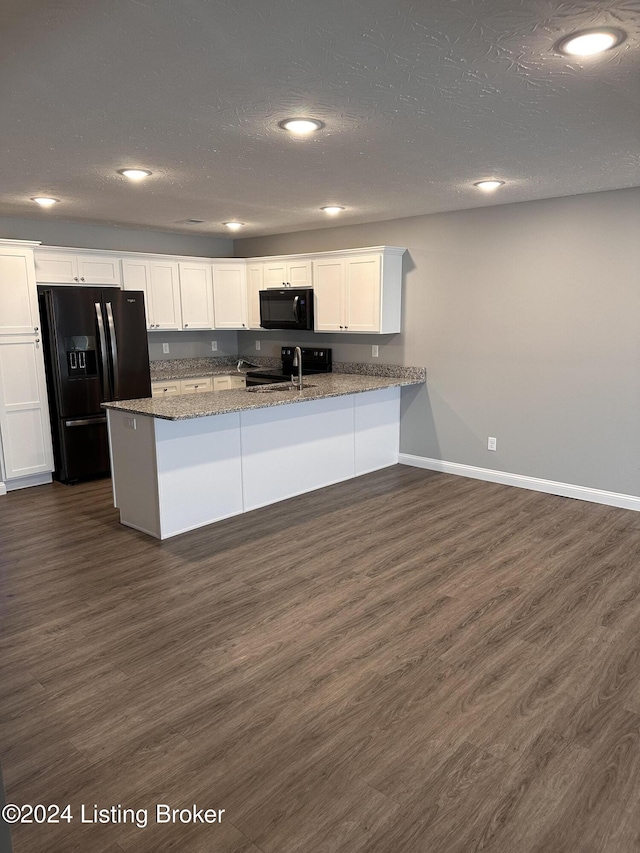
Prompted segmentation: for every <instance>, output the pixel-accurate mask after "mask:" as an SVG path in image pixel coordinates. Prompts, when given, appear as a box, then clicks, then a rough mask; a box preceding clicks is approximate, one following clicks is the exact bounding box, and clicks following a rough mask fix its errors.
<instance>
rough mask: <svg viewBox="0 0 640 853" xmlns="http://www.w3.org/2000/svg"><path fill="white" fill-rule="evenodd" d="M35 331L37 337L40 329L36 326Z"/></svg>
mask: <svg viewBox="0 0 640 853" xmlns="http://www.w3.org/2000/svg"><path fill="white" fill-rule="evenodd" d="M33 331H34V332H35V333H36V335H37V334H38V327H37V326H34V327H33Z"/></svg>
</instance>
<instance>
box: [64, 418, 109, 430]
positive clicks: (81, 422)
mask: <svg viewBox="0 0 640 853" xmlns="http://www.w3.org/2000/svg"><path fill="white" fill-rule="evenodd" d="M106 422H107V416H106V415H98V416H97V417H92V418H73V419H71V420H69V421H65V422H64V425H65V426H66V427H80V426H94V424H106Z"/></svg>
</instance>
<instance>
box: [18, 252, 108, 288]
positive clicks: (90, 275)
mask: <svg viewBox="0 0 640 853" xmlns="http://www.w3.org/2000/svg"><path fill="white" fill-rule="evenodd" d="M35 264H36V280H37V281H39V282H43V283H45V284H87V285H89V284H96V285H101V286H102V285H114V286H115V287H121V286H122V269H121V266H120V258H119V257H118V255H115V254H114V255H110V254H106V253H105V254H98V253H96V252H80V251H75V252H74V251H69V250H62V251H58V250H57V249H37V250H36V253H35Z"/></svg>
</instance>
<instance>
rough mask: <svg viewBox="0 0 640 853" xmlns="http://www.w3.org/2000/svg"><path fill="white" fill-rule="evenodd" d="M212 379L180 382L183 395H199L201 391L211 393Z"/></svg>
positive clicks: (208, 377) (204, 378) (209, 377)
mask: <svg viewBox="0 0 640 853" xmlns="http://www.w3.org/2000/svg"><path fill="white" fill-rule="evenodd" d="M212 380H213V378H212V377H211V376H203V377H200V378H197V379H183V380H182V381H181V382H180V386H181V388H182V393H183V394H201V393H202V392H203V391H213V390H214V385H213V381H212Z"/></svg>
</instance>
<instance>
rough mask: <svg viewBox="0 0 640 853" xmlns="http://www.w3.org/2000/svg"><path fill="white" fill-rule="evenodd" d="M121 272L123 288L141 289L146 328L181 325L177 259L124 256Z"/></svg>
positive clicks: (154, 328) (177, 327)
mask: <svg viewBox="0 0 640 853" xmlns="http://www.w3.org/2000/svg"><path fill="white" fill-rule="evenodd" d="M122 273H123V281H124V289H125V290H142V291H144V297H145V298H144V301H145V308H146V313H147V329H149V330H151V331H174V330H179V329H181V328H182V311H181V307H180V278H179V269H178V262H177V261H165V260H161V259H159V258H156V259H142V258H141V259H140V260H138V259H137V258H125V259H124V260H123V261H122Z"/></svg>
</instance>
